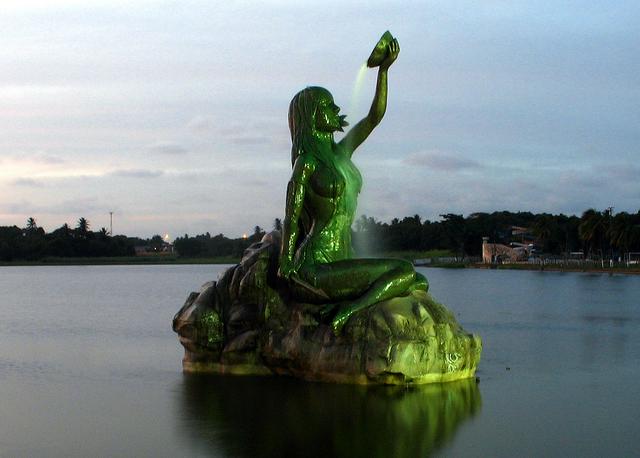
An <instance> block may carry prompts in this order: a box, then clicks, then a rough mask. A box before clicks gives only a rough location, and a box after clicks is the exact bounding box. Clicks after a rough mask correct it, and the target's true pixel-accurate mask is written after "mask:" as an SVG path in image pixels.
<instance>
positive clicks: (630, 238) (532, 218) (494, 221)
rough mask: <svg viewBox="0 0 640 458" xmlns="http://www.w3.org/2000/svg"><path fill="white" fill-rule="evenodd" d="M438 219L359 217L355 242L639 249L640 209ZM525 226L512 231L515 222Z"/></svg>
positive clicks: (385, 247) (371, 245) (464, 249)
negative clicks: (485, 241) (387, 220)
mask: <svg viewBox="0 0 640 458" xmlns="http://www.w3.org/2000/svg"><path fill="white" fill-rule="evenodd" d="M440 217H441V220H440V221H429V220H425V221H422V219H421V218H420V216H419V215H414V216H410V217H405V218H403V219H402V220H400V219H398V218H395V219H393V220H392V221H391V223H383V222H380V221H376V220H375V219H374V218H371V217H367V216H365V215H363V216H361V217H360V218H359V219H358V220H356V222H355V225H354V226H355V232H354V245H355V247H356V249H357V248H360V249H361V250H362V251H367V250H368V251H373V252H374V253H375V252H385V251H407V250H417V251H429V250H435V249H445V250H449V251H451V252H452V253H454V254H456V255H458V256H480V255H481V253H482V238H483V237H489V240H490V241H491V242H493V243H502V244H505V245H508V244H509V243H511V242H521V243H527V244H528V243H533V244H534V245H535V246H536V248H537V251H538V252H541V253H545V254H549V255H567V254H569V253H572V252H573V253H576V252H582V253H583V254H584V256H585V257H605V256H613V255H622V254H624V253H628V252H630V251H640V211H638V213H635V214H630V213H627V212H620V213H617V214H615V215H614V214H613V211H612V209H611V208H609V209H606V210H604V211H598V210H595V209H589V210H587V211H585V212H584V213H583V214H582V216H580V217H578V216H567V215H563V214H559V215H553V214H549V213H540V214H534V213H531V212H508V211H500V212H493V213H472V214H470V215H468V216H467V217H463V215H457V214H452V213H448V214H443V215H440ZM514 226H516V227H520V228H525V229H526V230H525V231H519V232H520V234H521V235H514V233H513V227H514Z"/></svg>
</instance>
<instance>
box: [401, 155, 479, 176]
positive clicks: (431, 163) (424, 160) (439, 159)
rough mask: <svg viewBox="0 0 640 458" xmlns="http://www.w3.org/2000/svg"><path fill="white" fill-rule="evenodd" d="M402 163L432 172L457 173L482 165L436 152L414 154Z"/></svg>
mask: <svg viewBox="0 0 640 458" xmlns="http://www.w3.org/2000/svg"><path fill="white" fill-rule="evenodd" d="M403 162H404V163H405V164H407V165H414V166H419V167H430V168H432V169H434V170H442V171H445V172H458V171H461V170H468V169H478V168H481V167H482V164H480V163H479V162H476V161H472V160H470V159H464V158H460V157H455V156H452V155H449V154H442V153H438V152H421V153H414V154H412V155H410V156H409V157H407V158H406V159H404V160H403Z"/></svg>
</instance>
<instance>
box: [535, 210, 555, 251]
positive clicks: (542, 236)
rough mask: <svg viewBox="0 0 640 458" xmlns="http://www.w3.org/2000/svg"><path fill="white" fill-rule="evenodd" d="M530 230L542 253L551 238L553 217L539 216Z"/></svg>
mask: <svg viewBox="0 0 640 458" xmlns="http://www.w3.org/2000/svg"><path fill="white" fill-rule="evenodd" d="M531 229H532V232H533V234H534V235H535V236H536V237H537V238H538V241H539V242H540V246H541V248H542V251H543V252H544V251H546V250H547V245H548V242H549V239H550V238H551V235H552V233H553V229H554V221H553V217H552V216H551V215H548V214H546V213H543V214H542V215H539V216H538V217H537V218H536V220H535V222H534V223H533V227H532V228H531Z"/></svg>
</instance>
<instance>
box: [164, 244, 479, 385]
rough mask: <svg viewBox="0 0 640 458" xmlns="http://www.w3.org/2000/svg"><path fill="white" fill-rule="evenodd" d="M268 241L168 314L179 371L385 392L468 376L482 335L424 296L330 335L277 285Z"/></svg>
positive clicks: (376, 309)
mask: <svg viewBox="0 0 640 458" xmlns="http://www.w3.org/2000/svg"><path fill="white" fill-rule="evenodd" d="M270 236H271V239H270V238H269V237H270ZM273 237H274V236H273V235H272V234H268V235H267V236H265V239H263V241H262V242H261V243H259V244H256V245H254V246H252V247H251V248H249V249H248V250H247V252H246V253H245V257H244V258H243V260H242V262H241V263H240V264H238V265H236V266H234V267H232V268H231V269H229V270H228V271H227V272H226V273H225V274H223V275H222V277H221V279H220V280H219V281H218V282H209V283H206V284H205V285H204V286H203V287H202V289H201V291H200V292H199V293H191V294H190V295H189V297H188V298H187V301H186V302H185V304H184V306H183V307H182V309H180V311H179V312H178V313H177V314H176V316H175V317H174V321H173V329H174V330H175V331H176V332H177V333H178V334H179V338H180V342H181V343H182V345H183V346H184V348H185V356H184V359H183V367H184V370H185V371H188V372H217V373H228V374H240V375H249V374H251V375H267V374H277V375H288V376H294V377H299V378H302V379H306V380H316V381H327V382H339V383H355V384H391V385H400V384H423V383H434V382H448V381H453V380H459V379H465V378H469V377H473V375H474V374H475V371H476V367H477V365H478V362H479V360H480V354H481V351H482V343H481V340H480V338H479V337H478V336H475V335H471V334H468V333H466V332H465V331H464V330H463V329H462V327H461V326H460V325H459V324H458V323H457V321H456V320H455V318H454V316H453V315H452V314H451V313H450V312H449V311H448V310H447V309H446V308H445V307H444V306H442V305H441V304H439V303H437V302H436V301H434V300H433V299H432V298H431V296H430V295H429V294H428V293H426V292H424V291H414V292H413V293H411V294H410V295H407V296H404V297H396V298H393V299H390V300H387V301H384V302H380V303H378V304H375V305H374V306H372V307H370V308H368V309H366V310H363V311H361V312H359V313H357V314H354V315H353V316H352V317H351V318H350V319H349V321H348V322H347V323H346V325H345V327H344V328H343V330H342V333H341V334H340V335H339V336H336V335H334V333H333V331H332V329H331V327H330V326H329V324H327V323H323V322H320V321H318V318H317V312H318V311H319V308H320V306H318V305H314V304H305V303H297V302H295V301H292V300H290V299H287V293H286V291H283V290H282V288H278V285H277V280H276V279H275V278H274V277H275V276H274V275H273V265H272V259H273V257H274V253H276V252H277V251H276V250H277V245H278V244H277V243H276V242H277V240H273Z"/></svg>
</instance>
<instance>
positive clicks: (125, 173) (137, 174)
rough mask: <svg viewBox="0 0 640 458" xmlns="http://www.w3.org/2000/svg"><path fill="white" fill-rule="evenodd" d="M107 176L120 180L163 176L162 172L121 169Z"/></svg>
mask: <svg viewBox="0 0 640 458" xmlns="http://www.w3.org/2000/svg"><path fill="white" fill-rule="evenodd" d="M107 175H109V176H113V177H120V178H158V177H160V176H162V175H164V172H163V171H162V170H147V169H121V170H114V171H112V172H109V173H108V174H107Z"/></svg>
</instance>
